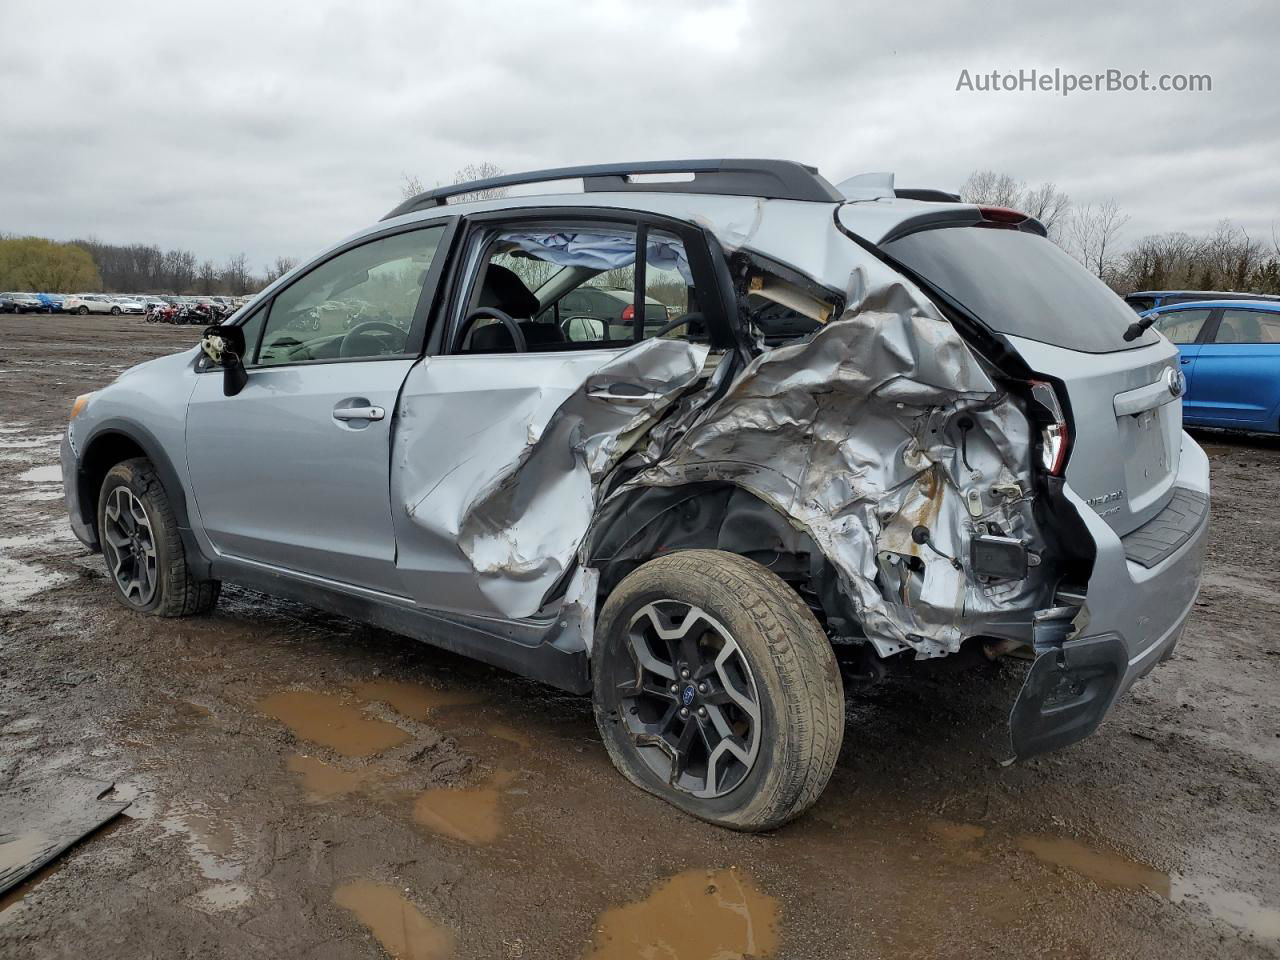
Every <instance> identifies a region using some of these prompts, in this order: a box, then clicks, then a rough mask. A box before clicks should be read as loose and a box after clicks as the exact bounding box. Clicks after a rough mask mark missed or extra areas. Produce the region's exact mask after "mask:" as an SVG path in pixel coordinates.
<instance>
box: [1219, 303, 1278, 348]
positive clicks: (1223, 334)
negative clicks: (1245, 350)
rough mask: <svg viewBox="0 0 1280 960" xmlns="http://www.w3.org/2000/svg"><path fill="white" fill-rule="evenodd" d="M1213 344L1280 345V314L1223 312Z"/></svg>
mask: <svg viewBox="0 0 1280 960" xmlns="http://www.w3.org/2000/svg"><path fill="white" fill-rule="evenodd" d="M1213 341H1214V343H1280V313H1271V312H1268V311H1263V310H1223V311H1222V322H1221V323H1219V324H1218V332H1217V334H1215V336H1214V338H1213Z"/></svg>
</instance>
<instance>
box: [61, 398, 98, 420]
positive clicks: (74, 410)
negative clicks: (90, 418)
mask: <svg viewBox="0 0 1280 960" xmlns="http://www.w3.org/2000/svg"><path fill="white" fill-rule="evenodd" d="M92 397H93V394H92V393H82V394H80V396H78V397H76V402H75V403H73V404H72V405H71V416H70V417H68V418H67V419H68V420H74V419H75V418H76V417H77V416H79V415H80V411H81V410H83V409H84V408H85V407H87V406H88V405H89V400H90V399H91V398H92Z"/></svg>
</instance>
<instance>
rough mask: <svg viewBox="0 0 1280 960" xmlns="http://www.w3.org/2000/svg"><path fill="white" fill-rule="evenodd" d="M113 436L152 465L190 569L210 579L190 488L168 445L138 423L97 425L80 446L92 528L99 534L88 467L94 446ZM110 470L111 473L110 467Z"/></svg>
mask: <svg viewBox="0 0 1280 960" xmlns="http://www.w3.org/2000/svg"><path fill="white" fill-rule="evenodd" d="M109 436H118V437H123V438H124V439H126V440H129V441H130V442H132V443H133V444H134V445H135V446H137V447H138V448H139V449H140V450H141V451H142V453H143V455H144V456H145V457H146V458H147V459H148V460H150V461H151V465H152V466H153V467H154V468H155V471H156V473H157V474H158V475H159V477H160V484H161V486H162V487H163V488H164V492H165V496H167V497H168V498H169V507H170V509H172V510H173V515H174V517H175V519H177V521H178V535H179V536H180V537H182V546H183V549H184V550H185V551H186V560H187V566H188V567H190V569H191V572H192V574H193V575H194V576H196V577H197V578H200V579H208V578H209V577H210V576H211V575H212V574H211V568H212V564H211V562H210V560H209V558H208V557H206V556H205V553H204V551H203V550H202V549H200V544H199V543H198V542H197V540H196V537H195V533H194V532H193V531H192V529H191V511H190V508H189V494H188V493H187V488H186V486H185V485H184V484H183V482H182V480H181V478H180V477H179V476H178V471H177V470H176V469H175V468H174V466H173V461H172V460H171V459H170V457H169V455H168V454H167V453H166V452H165V449H164V445H163V444H161V443H160V441H159V440H158V439H157V438H156V436H155V434H153V433H152V432H151V431H150V430H148V429H147V428H146V427H144V426H142V425H141V424H139V423H137V422H136V421H133V420H125V419H123V418H121V417H111V418H108V419H106V420H103V421H101V422H100V423H97V424H95V425H94V427H93V429H92V430H91V431H90V432H89V435H88V436H87V437H86V438H85V439H84V441H83V442H82V443H81V444H80V446H81V449H82V450H83V451H84V452H83V453H82V454H81V456H80V457H79V458H78V461H77V465H76V471H77V477H76V489H77V491H78V496H79V500H80V508H81V511H82V514H83V516H84V517H86V518H91V519H90V526H91V528H92V529H93V530H94V532H95V534H96V532H97V525H98V503H97V489H94V485H93V484H91V483H90V482H89V481H90V480H91V479H92V478H91V477H90V476H89V474H88V472H87V471H86V469H85V464H86V462H88V461H89V459H90V456H91V452H92V451H93V449H94V445H95V444H96V443H97V442H98V441H100V440H103V439H105V438H107V437H109ZM107 469H110V467H108V468H107ZM104 473H105V471H104Z"/></svg>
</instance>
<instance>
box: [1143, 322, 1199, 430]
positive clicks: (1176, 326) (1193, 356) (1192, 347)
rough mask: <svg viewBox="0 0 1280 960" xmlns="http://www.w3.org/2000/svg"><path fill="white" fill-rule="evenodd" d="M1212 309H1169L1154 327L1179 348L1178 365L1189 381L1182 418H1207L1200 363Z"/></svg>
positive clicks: (1183, 401)
mask: <svg viewBox="0 0 1280 960" xmlns="http://www.w3.org/2000/svg"><path fill="white" fill-rule="evenodd" d="M1212 313H1213V310H1212V309H1206V308H1204V307H1195V308H1192V309H1189V310H1166V311H1165V312H1164V313H1162V314H1160V319H1158V320H1157V321H1156V322H1155V323H1154V324H1152V326H1154V327H1155V328H1156V329H1157V330H1159V331H1160V332H1161V333H1163V334H1164V335H1165V336H1166V337H1168V338H1169V339H1170V340H1171V341H1173V342H1174V343H1175V344H1177V346H1178V354H1179V356H1178V363H1179V364H1180V369H1181V370H1182V375H1183V376H1184V377H1186V379H1187V387H1186V391H1185V393H1184V394H1183V397H1182V417H1183V419H1184V420H1188V421H1197V420H1199V419H1200V418H1201V416H1203V414H1202V411H1201V410H1200V407H1199V403H1198V400H1197V396H1198V395H1197V393H1196V390H1195V380H1196V360H1197V358H1198V357H1199V356H1200V341H1201V340H1202V339H1203V336H1204V334H1205V333H1207V332H1208V328H1207V326H1206V325H1207V323H1208V321H1209V317H1210V315H1211V314H1212Z"/></svg>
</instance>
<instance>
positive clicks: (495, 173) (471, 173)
mask: <svg viewBox="0 0 1280 960" xmlns="http://www.w3.org/2000/svg"><path fill="white" fill-rule="evenodd" d="M506 172H507V171H505V170H503V169H502V167H500V166H498V165H497V164H496V163H491V162H489V161H488V160H484V161H482V162H480V163H468V164H467V165H466V166H465V167H463V168H462V169H461V170H456V171H454V174H453V182H454V183H455V184H458V183H470V182H471V181H472V180H488V179H490V178H492V177H500V176H502V175H503V174H504V173H506ZM509 192H510V191H509V188H507V187H489V188H488V189H486V190H473V191H472V192H471V193H460V194H458V195H457V196H456V197H454V198H453V199H454V201H455V202H457V203H463V202H465V201H467V200H500V199H501V198H503V197H505V196H506V195H507V194H508V193H509Z"/></svg>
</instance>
